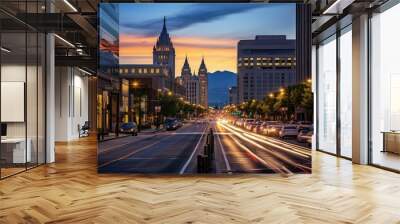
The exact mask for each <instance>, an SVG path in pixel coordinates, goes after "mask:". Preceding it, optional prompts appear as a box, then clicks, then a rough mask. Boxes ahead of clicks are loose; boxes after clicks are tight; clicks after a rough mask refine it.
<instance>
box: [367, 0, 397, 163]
mask: <svg viewBox="0 0 400 224" xmlns="http://www.w3.org/2000/svg"><path fill="white" fill-rule="evenodd" d="M398 21H400V4H398V5H396V6H394V7H392V8H390V9H388V10H386V11H384V12H382V13H380V14H376V15H374V16H373V17H372V19H371V41H372V43H371V59H372V62H371V67H372V71H371V80H370V81H371V84H370V85H371V98H370V100H371V101H370V104H371V105H370V108H371V111H370V116H371V117H370V119H371V130H370V135H371V136H370V137H371V141H372V145H371V147H372V148H371V155H370V156H371V160H372V161H371V162H372V163H373V164H375V165H379V166H383V167H387V168H390V169H395V170H400V101H399V97H398V96H399V95H400V63H399V60H398V58H399V57H398V53H399V52H400V43H399V39H400V33H399V32H398V29H396V28H395V27H398Z"/></svg>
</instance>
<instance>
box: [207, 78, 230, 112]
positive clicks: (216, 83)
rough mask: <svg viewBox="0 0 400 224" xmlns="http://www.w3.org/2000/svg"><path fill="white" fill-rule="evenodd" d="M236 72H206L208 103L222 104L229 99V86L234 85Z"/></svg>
mask: <svg viewBox="0 0 400 224" xmlns="http://www.w3.org/2000/svg"><path fill="white" fill-rule="evenodd" d="M236 76H237V75H236V73H233V72H230V71H216V72H212V73H208V105H209V106H214V107H215V106H224V105H225V104H227V103H228V101H229V94H228V90H229V87H232V86H236V85H237V83H236Z"/></svg>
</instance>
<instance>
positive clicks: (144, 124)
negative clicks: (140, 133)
mask: <svg viewBox="0 0 400 224" xmlns="http://www.w3.org/2000/svg"><path fill="white" fill-rule="evenodd" d="M140 128H141V129H149V128H151V123H150V122H149V121H142V123H141V125H140Z"/></svg>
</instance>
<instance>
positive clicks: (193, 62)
mask: <svg viewBox="0 0 400 224" xmlns="http://www.w3.org/2000/svg"><path fill="white" fill-rule="evenodd" d="M237 41H238V40H234V39H223V38H213V39H212V38H203V37H172V42H173V44H174V47H175V54H176V60H175V63H176V68H175V69H176V75H177V76H179V75H180V72H181V68H182V65H183V62H184V59H185V56H186V55H187V56H188V58H189V63H190V66H191V68H192V69H196V73H197V70H198V68H199V66H200V62H201V58H202V57H203V56H204V58H205V62H206V66H207V69H208V70H209V71H211V72H213V71H217V70H229V71H233V72H236V45H237ZM155 42H156V37H143V36H133V35H129V36H128V35H121V36H120V60H121V63H122V64H128V63H132V64H143V63H152V51H153V45H154V44H155Z"/></svg>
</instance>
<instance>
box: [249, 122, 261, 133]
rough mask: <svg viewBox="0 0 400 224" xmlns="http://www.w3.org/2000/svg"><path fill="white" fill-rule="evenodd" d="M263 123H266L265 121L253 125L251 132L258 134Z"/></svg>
mask: <svg viewBox="0 0 400 224" xmlns="http://www.w3.org/2000/svg"><path fill="white" fill-rule="evenodd" d="M263 123H264V122H263V121H256V122H254V123H253V124H252V125H251V127H250V129H249V130H250V131H252V132H258V129H259V128H260V127H261V125H262V124H263Z"/></svg>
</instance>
